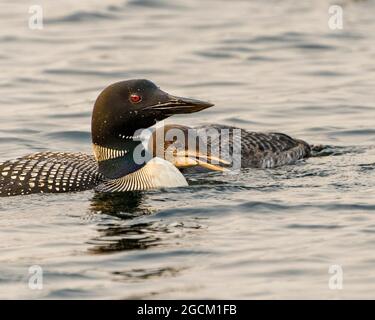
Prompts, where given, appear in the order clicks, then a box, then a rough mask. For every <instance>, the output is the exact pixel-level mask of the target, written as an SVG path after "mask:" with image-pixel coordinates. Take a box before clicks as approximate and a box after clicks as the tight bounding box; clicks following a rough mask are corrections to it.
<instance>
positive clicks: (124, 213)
mask: <svg viewBox="0 0 375 320" xmlns="http://www.w3.org/2000/svg"><path fill="white" fill-rule="evenodd" d="M144 197H145V195H144V193H142V192H120V193H95V195H94V196H93V198H92V199H91V204H90V211H91V212H92V213H97V214H107V215H110V216H114V217H118V218H120V219H132V218H134V217H137V216H140V215H146V214H151V213H152V212H153V209H152V208H151V207H148V206H147V204H146V203H144V201H143V200H144Z"/></svg>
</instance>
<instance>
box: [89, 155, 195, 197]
mask: <svg viewBox="0 0 375 320" xmlns="http://www.w3.org/2000/svg"><path fill="white" fill-rule="evenodd" d="M186 186H188V183H187V181H186V179H185V177H184V176H183V175H182V174H181V172H180V171H179V170H178V169H177V168H176V167H175V166H174V165H173V164H171V163H170V162H168V161H166V160H164V159H161V158H153V159H151V160H150V161H149V162H147V163H146V165H145V166H144V167H142V168H141V169H139V170H137V171H135V172H132V173H130V174H128V175H126V176H124V177H121V178H118V179H113V180H107V181H105V182H103V183H101V184H100V185H99V186H97V187H96V188H95V190H96V191H100V192H122V191H142V190H151V189H160V188H176V187H186Z"/></svg>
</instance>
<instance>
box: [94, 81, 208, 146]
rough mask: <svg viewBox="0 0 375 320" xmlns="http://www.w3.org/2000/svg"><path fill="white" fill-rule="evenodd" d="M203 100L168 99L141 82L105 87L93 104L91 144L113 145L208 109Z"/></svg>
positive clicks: (159, 91) (169, 97)
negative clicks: (170, 119) (177, 117)
mask: <svg viewBox="0 0 375 320" xmlns="http://www.w3.org/2000/svg"><path fill="white" fill-rule="evenodd" d="M212 106H213V104H211V103H209V102H205V101H200V100H195V99H190V98H182V97H176V96H172V95H170V94H168V93H166V92H164V91H162V90H161V89H160V88H159V87H157V86H156V85H155V84H154V83H153V82H151V81H149V80H145V79H136V80H127V81H121V82H117V83H114V84H112V85H110V86H108V87H107V88H105V89H104V90H103V91H102V93H101V94H100V95H99V97H98V98H97V100H96V102H95V106H94V111H93V116H92V131H91V132H92V139H93V143H94V144H99V145H108V144H109V145H113V143H115V141H116V140H118V137H119V136H125V137H126V136H132V134H133V133H134V132H135V131H136V130H138V129H143V128H148V127H150V126H152V125H154V124H155V123H156V122H157V121H160V120H163V119H166V118H168V117H170V116H172V115H174V114H184V113H193V112H198V111H201V110H203V109H206V108H209V107H212Z"/></svg>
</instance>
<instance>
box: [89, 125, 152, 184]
mask: <svg viewBox="0 0 375 320" xmlns="http://www.w3.org/2000/svg"><path fill="white" fill-rule="evenodd" d="M93 151H94V156H95V159H96V161H97V162H98V166H99V172H100V173H101V174H103V175H104V176H105V177H106V178H108V179H117V178H121V177H124V176H126V175H128V174H130V173H132V172H135V171H137V170H139V169H141V168H142V167H143V166H144V165H145V164H146V162H147V160H149V159H150V158H151V156H150V155H149V154H148V153H147V151H146V150H145V148H144V146H143V144H142V141H141V140H140V137H139V136H138V135H137V134H136V132H133V133H130V132H129V131H127V132H123V133H121V134H120V133H119V134H118V135H117V136H112V137H110V138H109V139H108V140H107V141H101V142H100V143H97V142H96V141H95V140H93Z"/></svg>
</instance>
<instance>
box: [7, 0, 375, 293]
mask: <svg viewBox="0 0 375 320" xmlns="http://www.w3.org/2000/svg"><path fill="white" fill-rule="evenodd" d="M32 4H34V2H33V1H17V2H15V1H10V0H5V1H4V0H2V1H1V3H0V17H1V19H0V26H1V27H0V46H1V51H0V70H1V73H0V106H1V116H0V161H1V160H6V159H11V158H15V157H17V156H22V155H25V154H28V153H32V152H38V151H44V150H53V151H59V150H61V151H81V152H87V153H91V142H90V116H91V110H92V106H93V102H94V100H95V98H96V96H97V95H98V94H99V92H100V91H101V90H102V89H103V88H104V87H105V86H106V85H108V84H110V83H112V82H115V81H118V80H123V79H129V78H148V79H150V80H152V81H154V82H155V83H157V84H158V85H160V86H161V87H162V89H164V90H166V91H168V92H171V93H173V94H178V95H184V96H191V97H195V98H201V99H208V100H210V101H213V102H214V103H215V104H216V107H214V108H212V109H210V110H207V111H204V112H202V113H197V114H193V115H187V116H179V117H173V118H171V119H169V120H168V121H167V122H168V123H173V122H177V123H181V124H187V125H200V124H204V123H213V122H215V123H223V124H228V125H235V126H240V127H243V128H246V129H249V130H254V131H281V132H285V133H288V134H290V135H292V136H295V137H299V138H301V139H304V140H306V141H308V142H309V143H311V144H323V145H327V146H329V147H327V148H326V152H325V155H326V156H324V157H314V158H311V159H308V160H307V161H306V162H302V163H299V164H297V165H294V166H286V167H282V168H277V169H273V170H255V169H251V170H244V171H242V172H241V174H226V175H222V174H202V175H195V176H190V177H189V182H190V184H191V185H190V186H189V187H187V188H182V189H174V190H165V191H152V192H146V193H142V194H121V195H112V196H111V195H100V194H95V193H94V192H92V191H88V192H83V193H74V194H62V195H32V196H25V197H13V198H2V199H1V201H0V298H31V299H34V298H35V299H37V298H47V299H59V298H63V299H75V298H90V299H91V298H104V299H109V298H114V299H127V298H163V299H164V298H213V299H217V298H239V299H242V298H247V299H253V298H254V299H264V298H272V299H280V298H327V299H336V298H339V299H340V298H374V292H375V274H374V272H373V270H374V265H375V253H374V247H373V246H374V245H375V197H374V193H375V182H374V181H375V128H374V125H375V90H374V87H375V65H374V61H375V20H374V17H373V14H374V12H375V1H343V0H337V1H333V2H330V1H328V0H314V1H313V0H310V1H292V0H283V1H276V0H272V1H260V0H258V1H219V0H215V1H214V0H208V1H198V0H193V1H192V0H189V1H188V0H185V1H172V0H129V1H115V0H111V1H99V0H97V1H96V0H92V1H88V0H86V1H79V2H78V1H73V0H70V1H67V0H65V1H38V4H41V5H42V6H43V13H44V28H43V30H30V29H29V28H28V18H29V17H30V14H29V6H30V5H32ZM331 4H339V5H341V6H342V8H343V10H344V29H343V30H331V29H330V28H329V27H328V18H329V14H328V8H329V6H330V5H331ZM32 265H39V266H40V267H42V269H43V285H44V286H43V289H42V290H31V289H30V288H29V287H28V280H29V276H30V275H29V267H30V266H32ZM335 265H338V266H339V267H340V268H342V271H343V274H342V275H343V288H342V290H332V287H331V289H330V288H329V285H328V283H329V280H330V277H332V274H329V272H328V271H329V268H330V267H331V266H335Z"/></svg>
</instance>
